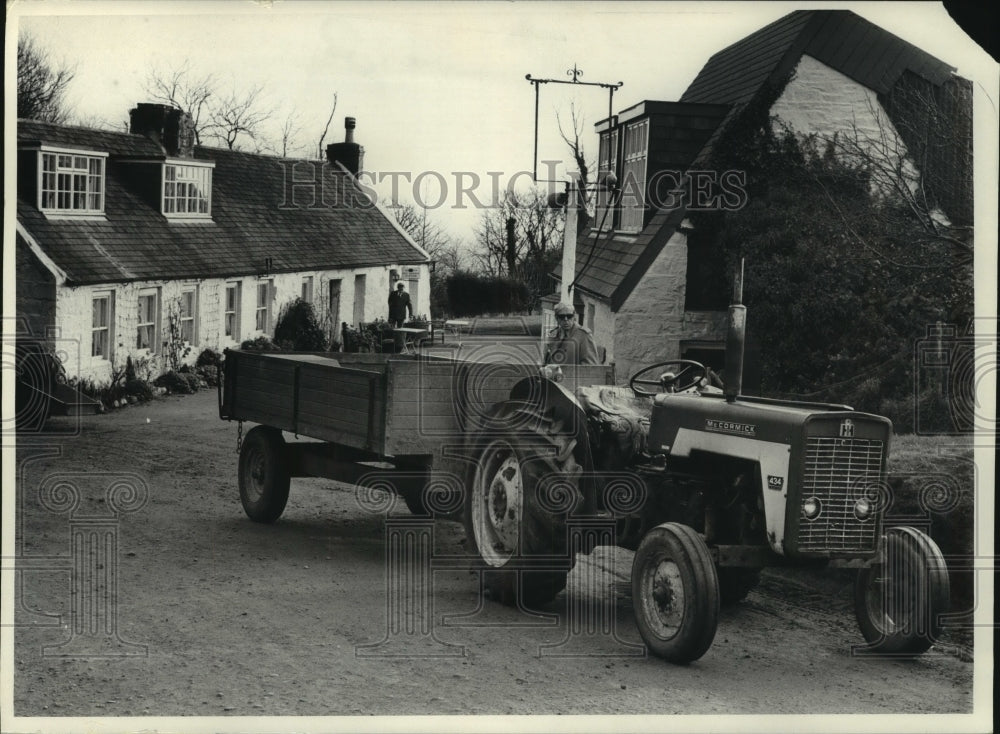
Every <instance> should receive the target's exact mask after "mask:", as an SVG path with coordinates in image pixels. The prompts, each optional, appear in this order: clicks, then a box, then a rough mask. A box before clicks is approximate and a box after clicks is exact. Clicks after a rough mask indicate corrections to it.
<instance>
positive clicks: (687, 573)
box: [632, 522, 719, 663]
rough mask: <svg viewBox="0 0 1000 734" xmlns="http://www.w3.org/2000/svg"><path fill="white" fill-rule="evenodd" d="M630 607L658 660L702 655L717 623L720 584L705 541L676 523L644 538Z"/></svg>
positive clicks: (685, 659)
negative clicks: (632, 607)
mask: <svg viewBox="0 0 1000 734" xmlns="http://www.w3.org/2000/svg"><path fill="white" fill-rule="evenodd" d="M632 603H633V605H634V606H635V620H636V624H637V626H638V627H639V634H640V635H641V636H642V639H643V641H644V642H645V643H646V646H647V647H648V648H649V649H650V650H651V651H652V652H653V653H654V654H655V655H658V656H659V657H661V658H664V659H666V660H669V661H670V662H672V663H689V662H691V661H692V660H697V659H698V658H700V657H701V656H702V655H704V654H705V651H706V650H708V648H709V647H710V646H711V645H712V640H713V639H714V638H715V630H716V627H717V626H718V623H719V580H718V577H717V576H716V572H715V564H714V563H713V562H712V556H711V554H710V553H709V550H708V546H707V545H705V541H704V540H702V538H701V536H700V535H698V534H697V533H696V532H695V531H694V530H692V529H691V528H690V527H688V526H687V525H681V524H679V523H672V522H668V523H664V524H662V525H657V526H656V527H655V528H653V529H652V530H650V531H649V532H648V533H646V535H645V537H644V538H643V539H642V542H641V543H639V549H638V550H637V551H636V552H635V560H634V561H633V564H632Z"/></svg>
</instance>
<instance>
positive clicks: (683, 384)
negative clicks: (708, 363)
mask: <svg viewBox="0 0 1000 734" xmlns="http://www.w3.org/2000/svg"><path fill="white" fill-rule="evenodd" d="M664 367H673V368H676V369H673V370H667V371H665V372H663V373H661V374H660V376H659V379H658V380H650V379H645V380H644V379H642V377H643V375H645V374H646V373H648V372H652V371H653V370H662V369H663V368H664ZM702 380H706V383H705V384H708V382H710V381H711V378H710V377H709V371H708V368H707V367H705V365H703V364H702V363H701V362H695V361H694V360H690V359H672V360H670V361H668V362H657V363H656V364H652V365H650V366H649V367H644V368H643V369H641V370H639V371H638V372H636V373H635V374H634V375H632V377H631V378H629V381H628V386H629V387H630V388H632V392H634V393H635V394H636V395H639V396H643V397H652V396H653V395H656V394H658V393H661V392H684V391H685V390H690V389H691V388H693V387H696V386H697V385H699V384H701V383H702ZM647 387H652V388H656V389H654V390H652V391H650V390H647V389H645V388H647Z"/></svg>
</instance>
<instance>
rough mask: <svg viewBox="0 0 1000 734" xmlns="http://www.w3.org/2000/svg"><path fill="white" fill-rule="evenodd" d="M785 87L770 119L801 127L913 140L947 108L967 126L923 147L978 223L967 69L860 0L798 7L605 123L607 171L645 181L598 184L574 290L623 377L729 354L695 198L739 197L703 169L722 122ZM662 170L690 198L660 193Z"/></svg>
mask: <svg viewBox="0 0 1000 734" xmlns="http://www.w3.org/2000/svg"><path fill="white" fill-rule="evenodd" d="M776 87H780V88H781V93H780V95H779V96H778V97H777V98H776V100H775V101H773V103H772V104H771V106H770V115H771V117H772V119H773V120H774V121H775V123H774V124H775V125H781V126H787V127H788V128H790V129H792V130H793V131H795V132H796V133H799V134H817V135H819V136H821V137H825V136H832V135H834V134H835V133H843V132H846V131H850V130H853V129H856V130H859V131H860V132H862V133H870V134H872V135H876V136H877V135H880V134H882V133H884V132H887V133H888V134H890V135H894V136H898V138H900V139H901V140H902V142H903V143H904V146H903V147H905V145H906V144H909V143H910V141H909V140H907V137H908V134H909V131H912V130H914V129H917V130H919V129H920V126H921V123H922V122H923V121H924V120H925V119H927V118H929V117H930V116H932V115H935V114H944V115H949V116H950V118H951V119H953V120H955V121H956V122H955V124H956V126H958V127H956V129H955V135H954V139H953V145H951V146H949V147H947V148H943V149H940V150H937V151H936V152H935V154H934V156H932V157H930V158H929V159H927V160H925V161H923V165H924V166H925V167H926V168H925V169H924V171H923V173H925V174H931V175H933V176H934V177H936V178H938V179H939V180H947V181H948V184H947V185H946V186H940V187H939V189H938V190H937V191H935V194H936V195H937V199H938V202H939V205H940V207H941V208H942V209H943V210H944V212H945V213H946V216H947V217H948V218H949V219H950V221H951V222H952V223H958V224H968V225H971V224H972V150H971V140H972V136H971V127H967V128H962V129H960V128H961V126H962V125H967V126H971V119H972V115H971V106H972V101H971V99H972V98H971V85H970V83H969V82H968V81H967V80H965V79H962V78H960V77H958V76H956V74H955V69H954V68H953V67H951V66H949V65H948V64H945V63H944V62H942V61H939V60H938V59H936V58H934V57H932V56H930V55H929V54H927V53H925V52H923V51H922V50H920V49H919V48H916V47H915V46H913V45H912V44H909V43H907V42H905V41H903V40H901V39H899V38H897V37H896V36H894V35H892V34H891V33H888V32H887V31H885V30H883V29H882V28H879V27H878V26H876V25H874V24H872V23H870V22H868V21H867V20H865V19H863V18H861V17H860V16H858V15H856V14H854V13H852V12H849V11H844V10H816V11H796V12H793V13H791V14H789V15H787V16H785V17H783V18H781V19H779V20H777V21H775V22H774V23H771V24H770V25H768V26H766V27H764V28H761V29H760V30H758V31H756V32H755V33H753V34H751V35H749V36H747V37H746V38H744V39H742V40H741V41H738V42H737V43H735V44H733V45H732V46H729V47H728V48H725V49H723V50H722V51H719V52H718V53H716V54H715V55H713V56H712V57H711V58H710V59H709V61H708V62H707V63H706V64H705V66H704V68H702V70H701V71H700V72H699V74H698V75H697V77H696V78H695V79H694V81H693V82H692V83H691V84H690V86H689V87H688V88H687V90H686V91H685V92H684V94H683V95H682V96H681V98H680V100H679V101H677V102H663V101H649V100H647V101H643V102H639V103H638V104H635V105H632V106H631V107H629V108H627V109H625V110H622V111H621V112H619V113H618V114H617V115H614V116H613V117H611V118H609V119H605V120H602V121H600V122H599V123H597V125H596V127H597V132H598V134H599V136H600V147H599V160H598V167H599V171H600V173H599V175H602V174H604V173H606V172H614V173H615V174H616V175H617V177H618V179H619V181H622V182H625V181H629V182H633V185H635V182H637V185H638V195H635V196H631V197H629V196H623V198H622V200H621V202H620V203H619V205H618V206H617V207H615V208H609V207H608V196H609V194H608V193H606V192H599V193H598V198H597V210H596V216H595V217H594V218H593V220H592V221H591V226H590V228H589V229H588V230H586V231H582V232H581V233H580V235H579V237H578V240H577V252H576V277H575V279H574V284H573V290H574V303H575V306H576V308H577V310H578V313H579V315H580V318H581V321H582V323H583V324H584V325H585V326H587V327H588V328H590V329H591V330H592V331H593V333H594V336H595V340H596V342H597V343H598V346H599V347H601V348H603V349H604V350H606V352H607V360H608V361H609V362H611V361H613V362H615V363H616V368H617V369H616V372H617V374H618V376H619V379H624V378H627V377H628V375H629V374H631V373H633V372H634V371H635V370H636V369H638V368H640V367H642V366H645V365H648V364H651V363H654V362H660V361H665V360H670V359H678V358H689V359H696V360H698V361H702V362H704V363H706V364H708V365H710V366H712V367H714V368H721V366H722V362H723V356H724V336H725V319H726V307H727V305H728V303H729V299H730V296H731V289H730V288H722V289H719V288H714V289H713V288H710V287H706V284H707V283H718V282H720V281H721V280H725V281H730V280H731V275H732V274H728V273H726V274H723V273H718V272H714V269H715V268H717V267H718V264H717V263H714V262H712V261H711V259H710V258H711V254H710V253H711V248H707V247H704V243H702V242H701V241H700V240H699V236H700V233H699V232H698V231H696V230H695V229H694V228H693V226H692V223H691V219H690V218H689V213H690V212H689V210H688V208H687V206H688V204H689V202H690V201H692V200H694V198H695V197H697V196H698V195H699V192H708V191H709V190H711V189H712V187H713V186H714V191H715V192H716V194H715V195H719V196H723V197H725V196H729V197H732V198H733V201H732V202H730V205H734V204H735V205H736V206H738V204H739V201H738V197H739V186H738V184H739V182H738V180H731V181H726V180H724V179H721V178H718V176H723V175H724V172H720V171H718V170H713V171H703V170H701V169H704V168H705V167H706V166H707V162H708V161H709V160H710V159H711V158H712V154H713V152H714V150H715V147H716V145H717V144H718V143H719V140H720V136H721V135H722V134H723V132H724V131H725V130H726V129H727V127H728V126H729V125H730V124H732V123H733V121H735V120H736V119H737V118H738V117H739V115H740V113H741V112H742V111H743V110H744V109H746V108H747V106H748V105H751V104H754V103H759V102H760V100H761V99H763V98H765V97H766V95H767V94H768V92H769V90H773V89H774V88H776ZM915 100H917V101H918V102H915ZM923 100H929V103H928V104H924V103H923ZM904 120H905V121H906V122H908V123H909V124H907V125H901V124H900V123H901V121H904ZM713 173H715V174H716V175H717V178H716V179H715V180H714V181H711V182H701V183H700V182H699V180H698V177H699V176H708V175H711V174H713ZM678 174H680V175H678ZM685 177H686V178H685ZM682 179H683V180H682ZM664 181H666V182H668V183H670V184H672V185H673V186H675V187H681V190H682V191H684V192H685V193H686V195H687V197H688V198H687V199H686V200H684V201H682V202H680V203H677V201H675V200H672V199H671V197H670V196H663V195H662V193H660V195H657V187H658V186H660V187H661V188H660V189H659V191H660V192H662V184H663V183H664ZM703 183H704V184H705V185H702V184H703ZM667 188H668V189H670V187H669V186H668V187H667ZM602 225H603V226H602ZM598 230H600V236H599V237H598ZM549 308H551V304H549ZM549 318H550V317H549ZM750 336H751V337H752V335H750ZM748 368H749V369H751V370H752V365H749V364H748Z"/></svg>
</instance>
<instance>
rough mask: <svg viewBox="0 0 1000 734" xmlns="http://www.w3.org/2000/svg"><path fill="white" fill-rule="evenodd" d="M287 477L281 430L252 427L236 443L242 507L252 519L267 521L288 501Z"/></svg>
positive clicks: (276, 517)
mask: <svg viewBox="0 0 1000 734" xmlns="http://www.w3.org/2000/svg"><path fill="white" fill-rule="evenodd" d="M289 484H290V477H289V473H288V461H287V458H286V456H285V439H284V438H282V436H281V431H279V430H278V429H276V428H269V427H268V426H255V427H254V428H252V429H250V432H249V433H247V435H246V438H244V439H243V444H242V445H241V446H240V464H239V485H240V502H242V503H243V510H244V511H245V512H246V513H247V517H249V518H250V519H251V520H253V521H254V522H266V523H271V522H274V521H275V520H277V519H278V518H279V517H281V513H282V512H284V510H285V504H286V503H287V502H288V488H289Z"/></svg>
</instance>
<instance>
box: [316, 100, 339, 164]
mask: <svg viewBox="0 0 1000 734" xmlns="http://www.w3.org/2000/svg"><path fill="white" fill-rule="evenodd" d="M336 112H337V93H336V92H334V93H333V105H331V107H330V115H329V117H327V118H326V125H325V126H324V128H323V133H322V134H321V135H320V136H319V143H317V144H316V158H317V159H318V160H323V158H324V157H325V156H326V150H325V149H324V148H323V141H324V140H326V134H327V133H328V132H329V131H330V123H331V122H333V116H334V114H336Z"/></svg>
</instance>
